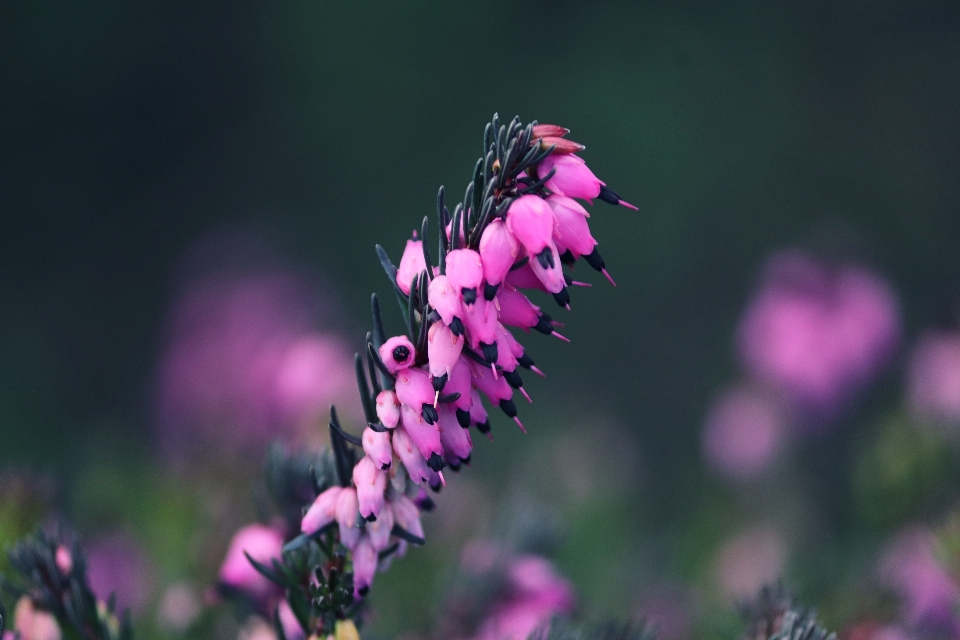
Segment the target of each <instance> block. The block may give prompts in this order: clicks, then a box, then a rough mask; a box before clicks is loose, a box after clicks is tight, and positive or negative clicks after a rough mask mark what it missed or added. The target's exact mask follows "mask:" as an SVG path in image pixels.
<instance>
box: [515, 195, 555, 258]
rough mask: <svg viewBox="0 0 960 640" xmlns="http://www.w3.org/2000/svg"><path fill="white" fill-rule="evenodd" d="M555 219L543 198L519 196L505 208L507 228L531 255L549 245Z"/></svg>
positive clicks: (538, 252)
mask: <svg viewBox="0 0 960 640" xmlns="http://www.w3.org/2000/svg"><path fill="white" fill-rule="evenodd" d="M555 225H556V219H555V218H554V216H553V211H552V210H551V209H550V206H549V205H548V204H547V203H546V201H545V200H543V198H540V197H539V196H535V195H525V196H520V197H519V198H517V199H516V200H514V201H513V203H512V204H511V205H510V208H509V209H507V229H509V230H510V233H512V234H513V236H514V237H515V238H516V239H517V240H519V241H520V244H522V245H523V246H524V248H525V249H526V250H527V252H528V253H529V254H530V256H531V258H530V259H531V261H533V257H535V256H537V255H538V254H540V253H541V252H542V251H543V250H544V249H546V248H547V247H548V246H550V245H551V244H552V243H551V238H553V229H554V226H555Z"/></svg>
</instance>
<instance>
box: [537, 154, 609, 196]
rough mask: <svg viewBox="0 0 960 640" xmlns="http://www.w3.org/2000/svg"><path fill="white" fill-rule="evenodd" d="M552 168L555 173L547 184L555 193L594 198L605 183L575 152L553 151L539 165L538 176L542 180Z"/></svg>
mask: <svg viewBox="0 0 960 640" xmlns="http://www.w3.org/2000/svg"><path fill="white" fill-rule="evenodd" d="M551 169H553V170H554V173H553V175H552V176H551V177H550V178H549V179H548V180H547V181H546V185H547V188H548V189H550V191H552V192H553V193H559V194H560V195H562V196H567V197H568V198H582V199H584V200H593V199H594V198H596V197H597V196H599V195H600V187H602V186H603V184H604V183H603V182H601V181H600V180H599V179H598V178H597V176H595V175H593V172H592V171H590V169H589V168H588V167H587V163H586V162H584V161H583V158H580V157H579V156H575V155H573V154H556V153H551V154H550V155H549V156H547V157H546V158H544V159H543V161H542V162H540V164H538V165H537V177H538V178H540V179H541V180H542V179H543V178H544V177H545V176H546V175H547V174H548V173H550V170H551Z"/></svg>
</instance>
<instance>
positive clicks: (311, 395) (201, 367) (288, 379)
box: [156, 239, 357, 454]
mask: <svg viewBox="0 0 960 640" xmlns="http://www.w3.org/2000/svg"><path fill="white" fill-rule="evenodd" d="M218 242H220V244H217V242H214V243H213V245H214V248H215V249H216V250H217V251H219V252H220V253H223V252H224V251H225V249H232V250H233V252H235V253H239V254H241V255H243V254H245V253H255V252H256V251H258V250H259V251H260V252H262V251H263V250H262V248H259V247H254V248H253V249H251V248H250V247H248V246H247V244H244V243H243V242H239V243H238V242H237V241H236V239H228V240H226V241H218ZM222 244H225V245H226V247H224V246H220V245H222ZM248 244H249V243H248ZM205 246H206V245H201V246H200V248H204V247H205ZM215 252H216V251H214V253H215ZM228 253H229V251H228ZM188 262H189V261H188ZM260 262H262V263H263V264H261V265H259V266H258V267H257V268H256V269H252V270H251V269H250V268H245V269H241V268H232V267H223V266H221V265H215V267H216V268H214V269H212V270H211V269H210V268H207V269H206V270H204V269H203V268H198V267H197V266H196V265H194V266H193V267H188V268H187V271H188V272H190V273H191V274H192V275H191V276H190V277H189V278H188V280H187V284H186V285H185V286H184V287H183V288H182V290H181V291H180V292H179V294H178V295H177V297H176V299H175V301H174V303H173V305H172V308H171V310H170V312H169V316H168V318H167V321H166V334H167V335H166V344H165V346H164V349H163V353H162V355H161V358H160V362H159V366H158V369H157V375H156V422H157V426H158V432H159V436H160V441H161V444H162V445H163V447H164V449H165V450H166V451H167V452H168V453H174V454H177V453H184V452H188V451H190V450H191V449H192V448H194V447H195V446H196V445H197V444H210V443H215V444H216V445H217V447H218V450H223V449H227V450H247V449H253V450H258V449H260V448H262V447H263V445H265V444H267V443H269V442H270V441H272V440H274V439H276V438H278V437H281V436H286V437H287V438H288V439H290V438H296V436H297V435H298V430H300V431H302V430H305V428H306V427H308V426H314V425H313V424H312V423H313V422H315V421H316V420H317V419H318V418H319V417H320V415H321V414H324V413H325V412H326V410H327V409H328V407H329V405H330V404H331V403H332V402H337V403H338V404H342V405H343V407H344V409H345V410H346V412H347V415H351V412H353V411H355V406H356V405H357V403H356V402H355V398H354V395H355V394H356V389H355V386H354V382H353V357H352V354H351V353H350V350H349V349H348V348H347V346H346V345H345V343H344V341H343V339H342V338H341V337H340V336H339V335H337V334H336V333H331V332H327V333H321V332H318V331H316V330H315V329H314V328H313V326H314V324H315V322H314V321H315V319H316V318H315V317H314V316H315V314H314V311H315V308H316V307H318V306H320V305H318V304H317V301H318V295H317V292H316V290H315V288H313V287H311V286H310V285H309V284H308V283H307V282H306V281H305V280H304V279H303V278H301V277H299V276H298V275H297V274H296V273H294V272H292V271H290V270H289V269H285V268H282V267H278V266H276V264H274V263H275V262H276V261H275V260H266V259H264V260H261V261H260ZM196 271H199V272H201V273H199V274H195V273H193V272H196ZM334 313H335V312H334V310H331V309H327V310H326V314H327V315H328V316H329V315H334ZM341 401H342V402H341Z"/></svg>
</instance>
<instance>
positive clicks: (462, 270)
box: [447, 249, 483, 306]
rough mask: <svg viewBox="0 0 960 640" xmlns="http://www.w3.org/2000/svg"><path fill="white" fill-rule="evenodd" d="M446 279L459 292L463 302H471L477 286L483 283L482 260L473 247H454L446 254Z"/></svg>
mask: <svg viewBox="0 0 960 640" xmlns="http://www.w3.org/2000/svg"><path fill="white" fill-rule="evenodd" d="M447 280H449V281H450V286H451V287H453V290H454V291H456V292H458V293H459V294H460V297H461V299H462V300H463V303H464V304H466V305H468V306H469V305H471V304H473V301H474V300H476V299H477V288H478V287H479V286H480V285H481V284H482V283H483V262H482V261H481V259H480V254H479V253H477V252H476V251H474V250H473V249H455V250H453V251H451V252H449V253H448V254H447Z"/></svg>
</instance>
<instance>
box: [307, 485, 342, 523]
mask: <svg viewBox="0 0 960 640" xmlns="http://www.w3.org/2000/svg"><path fill="white" fill-rule="evenodd" d="M342 491H343V487H330V488H329V489H327V490H326V491H324V492H323V493H321V494H320V495H319V496H317V499H316V500H314V501H313V504H312V505H310V508H309V509H307V512H306V513H305V514H304V516H303V520H301V521H300V531H301V532H303V533H306V534H308V535H312V534H314V533H316V532H317V531H319V530H320V529H323V528H324V527H325V526H327V525H328V524H330V523H331V522H333V521H334V520H336V514H337V500H339V499H340V493H341V492H342Z"/></svg>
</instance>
